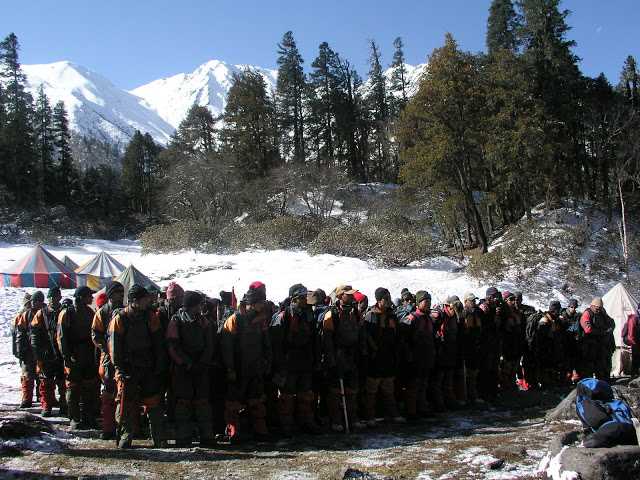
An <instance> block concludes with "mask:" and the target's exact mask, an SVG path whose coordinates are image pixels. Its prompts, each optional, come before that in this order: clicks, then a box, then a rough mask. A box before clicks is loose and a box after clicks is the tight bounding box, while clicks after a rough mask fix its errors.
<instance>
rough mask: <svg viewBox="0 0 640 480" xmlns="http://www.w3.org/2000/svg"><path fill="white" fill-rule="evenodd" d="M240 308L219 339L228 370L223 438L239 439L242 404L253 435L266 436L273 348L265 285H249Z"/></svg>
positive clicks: (228, 321)
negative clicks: (266, 385)
mask: <svg viewBox="0 0 640 480" xmlns="http://www.w3.org/2000/svg"><path fill="white" fill-rule="evenodd" d="M242 303H243V305H244V306H243V308H242V311H238V312H236V313H234V314H233V315H231V316H230V317H229V318H228V319H227V320H226V321H225V323H224V328H223V330H222V338H221V345H220V346H221V353H222V361H223V364H224V366H225V368H226V372H227V385H228V388H227V400H226V402H225V419H226V422H227V431H226V438H225V439H226V440H229V441H231V442H234V441H237V440H239V438H240V437H239V436H238V422H239V415H240V410H241V409H242V405H243V403H245V404H246V405H247V407H248V410H249V415H250V417H251V420H252V423H253V433H254V437H256V438H257V439H259V440H267V439H269V431H268V429H267V423H266V415H267V412H266V408H265V403H264V394H265V390H264V381H265V375H266V374H268V373H269V371H270V369H271V361H272V350H271V339H270V336H269V331H268V330H269V324H270V322H271V316H272V311H271V308H270V305H269V304H268V303H267V298H266V291H265V289H264V288H262V287H259V286H258V288H249V290H248V291H247V293H246V294H245V296H244V298H243V302H242Z"/></svg>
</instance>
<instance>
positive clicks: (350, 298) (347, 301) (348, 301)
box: [340, 293, 354, 305]
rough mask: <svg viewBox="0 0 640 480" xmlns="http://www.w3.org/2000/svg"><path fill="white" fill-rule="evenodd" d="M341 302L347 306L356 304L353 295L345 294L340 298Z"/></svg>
mask: <svg viewBox="0 0 640 480" xmlns="http://www.w3.org/2000/svg"><path fill="white" fill-rule="evenodd" d="M340 301H341V302H342V303H343V304H345V305H353V303H354V298H353V294H351V293H348V294H347V293H343V294H342V296H341V297H340Z"/></svg>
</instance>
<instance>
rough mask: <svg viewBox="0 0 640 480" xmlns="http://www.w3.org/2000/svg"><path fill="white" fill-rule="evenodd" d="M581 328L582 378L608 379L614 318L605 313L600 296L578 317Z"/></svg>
mask: <svg viewBox="0 0 640 480" xmlns="http://www.w3.org/2000/svg"><path fill="white" fill-rule="evenodd" d="M580 327H581V328H582V332H583V337H582V355H581V357H582V358H581V360H582V365H581V368H580V370H581V371H580V376H581V377H582V378H585V377H590V376H592V375H594V376H595V378H597V379H599V380H605V381H606V380H608V379H609V376H610V374H611V355H612V354H613V351H614V350H615V341H614V339H613V329H614V327H615V322H614V320H613V319H612V318H611V317H610V316H609V315H608V314H607V312H606V311H605V309H604V306H603V304H602V298H600V297H596V298H594V299H593V300H592V301H591V305H590V306H589V308H587V309H586V310H585V311H584V312H583V314H582V316H581V317H580Z"/></svg>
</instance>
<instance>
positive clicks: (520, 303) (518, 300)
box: [516, 297, 522, 308]
mask: <svg viewBox="0 0 640 480" xmlns="http://www.w3.org/2000/svg"><path fill="white" fill-rule="evenodd" d="M521 306H522V297H516V307H518V308H520V307H521Z"/></svg>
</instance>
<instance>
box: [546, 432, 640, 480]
mask: <svg viewBox="0 0 640 480" xmlns="http://www.w3.org/2000/svg"><path fill="white" fill-rule="evenodd" d="M581 441H582V434H581V432H578V431H574V432H569V433H565V434H563V435H560V436H559V437H557V438H556V439H554V440H553V441H552V442H551V445H550V452H549V453H548V454H547V456H546V457H545V459H543V461H542V463H541V464H540V470H541V471H542V472H543V473H545V474H546V475H547V478H550V479H553V480H556V479H558V480H559V479H563V480H564V479H576V480H577V479H580V480H602V479H607V480H628V479H631V478H640V447H637V446H620V447H612V448H583V447H580V446H579V442H581Z"/></svg>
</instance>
